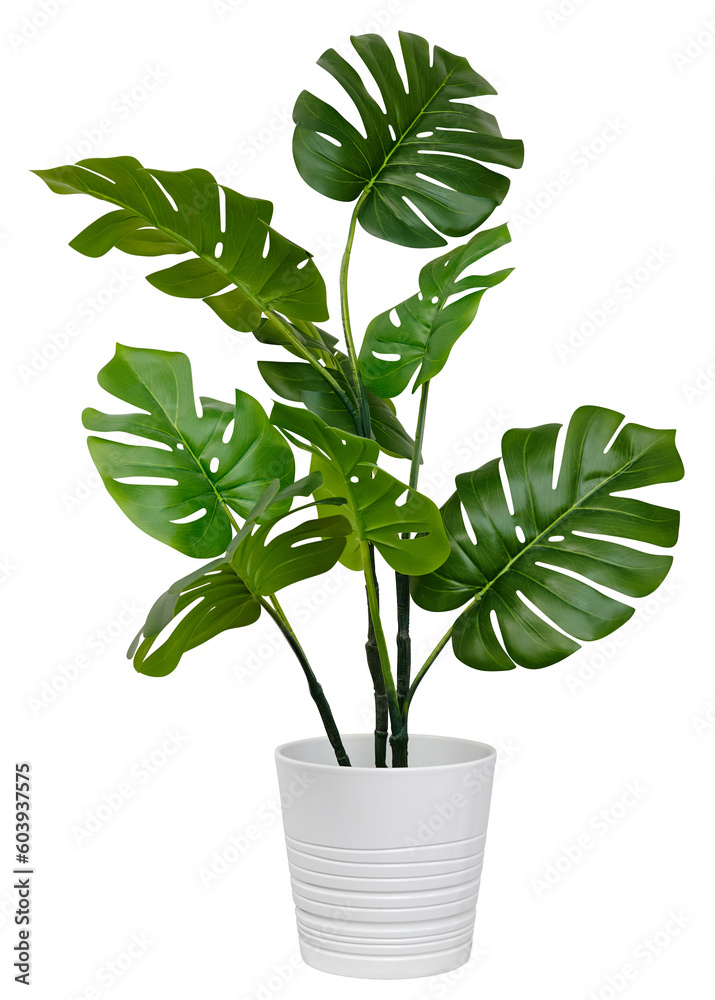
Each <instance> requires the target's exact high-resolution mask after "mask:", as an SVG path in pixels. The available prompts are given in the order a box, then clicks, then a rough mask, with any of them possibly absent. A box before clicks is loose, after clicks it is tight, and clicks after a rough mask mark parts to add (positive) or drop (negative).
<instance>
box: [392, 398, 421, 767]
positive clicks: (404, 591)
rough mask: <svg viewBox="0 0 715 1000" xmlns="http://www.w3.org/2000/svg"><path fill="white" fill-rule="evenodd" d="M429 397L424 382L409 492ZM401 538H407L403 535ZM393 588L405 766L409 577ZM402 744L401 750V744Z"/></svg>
mask: <svg viewBox="0 0 715 1000" xmlns="http://www.w3.org/2000/svg"><path fill="white" fill-rule="evenodd" d="M428 398H429V382H423V384H422V390H421V393H420V408H419V412H418V414H417V429H416V431H415V444H414V448H413V449H412V462H411V465H410V489H412V490H414V489H417V480H418V479H419V475H420V460H421V457H422V442H423V440H424V436H425V423H426V420H427V401H428ZM402 537H403V538H407V537H409V536H408V535H403V536H402ZM395 589H396V592H397V703H398V705H399V707H400V711H401V712H402V713H403V727H402V730H401V736H400V748H399V758H400V759H404V764H403V765H398V766H404V767H406V766H407V747H408V732H407V715H406V713H405V712H404V706H405V702H406V700H407V696H408V692H409V687H410V670H411V667H412V640H411V639H410V578H409V576H405V575H404V574H403V573H395ZM403 743H404V748H403V746H402V744H403Z"/></svg>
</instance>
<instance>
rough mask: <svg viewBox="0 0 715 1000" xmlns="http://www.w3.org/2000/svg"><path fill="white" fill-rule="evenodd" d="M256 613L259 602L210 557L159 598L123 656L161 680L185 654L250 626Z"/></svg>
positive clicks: (222, 563)
mask: <svg viewBox="0 0 715 1000" xmlns="http://www.w3.org/2000/svg"><path fill="white" fill-rule="evenodd" d="M191 605H193V607H191ZM189 607H190V608H191V610H190V611H189V612H188V613H187V614H186V615H185V616H184V617H183V618H182V620H181V621H180V622H179V624H178V625H177V626H176V628H175V629H174V630H173V631H172V632H171V634H170V635H169V636H168V637H167V638H166V639H165V641H164V642H163V643H162V644H161V645H160V646H159V647H158V648H157V649H155V650H154V651H153V652H152V649H153V647H154V645H155V643H156V640H157V639H158V637H159V635H160V633H161V632H162V631H163V630H164V629H165V628H166V626H167V625H168V624H169V623H170V622H171V621H173V619H174V618H176V617H178V616H179V615H180V614H182V613H183V612H184V611H186V609H187V608H189ZM260 614H261V605H260V603H259V601H258V600H257V599H256V598H255V597H254V596H253V594H252V593H251V592H250V590H249V589H248V587H247V586H246V584H245V583H244V582H243V580H242V579H241V578H240V577H239V576H238V575H237V573H236V572H235V571H234V570H233V569H232V567H231V566H230V565H229V564H228V563H227V562H226V561H225V560H224V559H215V560H214V561H213V562H210V563H209V564H208V565H206V566H202V567H201V568H200V569H198V570H196V571H195V572H194V573H191V574H189V576H185V577H184V578H183V579H182V580H178V581H177V582H176V583H175V584H173V586H171V587H170V588H169V589H168V590H167V591H166V593H164V594H162V595H161V597H160V598H159V599H158V600H157V601H156V602H155V604H154V605H153V606H152V608H151V610H150V612H149V615H148V617H147V620H146V622H145V623H144V625H143V626H142V628H141V630H140V631H139V634H138V635H137V636H136V638H135V640H134V642H133V643H132V645H131V646H130V648H129V652H128V654H127V655H128V656H129V657H130V658H131V657H134V667H135V668H136V670H138V671H139V673H142V674H148V675H149V676H150V677H165V676H166V675H167V674H170V673H171V671H172V670H174V669H175V668H176V666H177V665H178V663H179V661H180V660H181V657H182V656H183V654H184V653H186V652H187V651H188V650H190V649H194V648H195V647H196V646H200V645H201V644H202V643H204V642H208V640H209V639H212V638H213V637H214V636H215V635H219V634H220V633H221V632H225V631H226V630H227V629H231V628H243V627H244V626H245V625H251V624H252V623H253V622H255V621H257V619H258V618H259V617H260Z"/></svg>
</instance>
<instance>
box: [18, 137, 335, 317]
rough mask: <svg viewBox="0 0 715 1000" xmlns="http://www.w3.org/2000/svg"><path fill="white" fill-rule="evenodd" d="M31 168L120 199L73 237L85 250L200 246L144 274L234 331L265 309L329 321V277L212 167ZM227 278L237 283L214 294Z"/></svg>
mask: <svg viewBox="0 0 715 1000" xmlns="http://www.w3.org/2000/svg"><path fill="white" fill-rule="evenodd" d="M34 173H36V174H37V176H38V177H41V178H42V180H43V181H45V183H46V184H47V185H48V187H50V188H51V190H53V191H55V192H56V193H57V194H78V193H83V194H90V195H92V196H93V197H95V198H99V199H100V200H102V201H107V202H111V203H112V204H114V205H119V206H120V209H119V211H112V212H109V213H108V214H107V215H104V216H102V218H100V219H98V220H97V221H96V222H93V223H92V224H91V225H90V226H88V227H87V228H86V229H85V230H83V231H82V232H81V233H80V234H79V235H78V236H76V237H75V239H74V240H72V242H71V243H70V246H72V247H74V249H75V250H78V251H79V252H80V253H83V254H86V255H87V256H88V257H100V256H102V255H103V254H105V253H107V251H108V250H110V249H111V248H112V247H117V248H118V249H119V250H123V251H124V252H125V253H130V254H140V255H147V256H153V255H156V254H167V253H172V254H184V253H187V252H189V251H191V252H192V253H194V254H195V255H196V257H195V258H193V259H191V260H187V261H183V262H181V263H180V264H176V265H174V266H173V267H170V268H167V269H165V270H163V271H156V272H155V273H154V274H150V275H148V279H147V280H148V281H150V282H151V284H152V285H154V286H155V287H156V288H158V289H160V290H161V291H163V292H166V293H167V294H169V295H178V296H181V297H185V298H201V299H203V300H204V301H205V302H207V303H208V305H210V306H211V308H212V309H213V310H214V312H216V313H217V315H219V316H220V317H221V319H222V320H223V321H224V322H225V323H227V324H228V325H229V326H230V327H231V328H232V329H234V330H241V331H254V330H256V328H257V327H258V325H259V323H260V321H261V314H262V312H264V311H265V310H266V309H278V310H280V311H281V312H283V313H285V315H286V316H288V317H289V318H290V319H293V320H323V319H327V316H328V311H327V306H326V299H325V284H324V282H323V279H322V277H321V276H320V274H319V272H318V269H317V268H316V266H315V264H314V262H313V260H312V258H311V255H310V254H309V253H308V252H307V250H303V249H301V247H299V246H296V244H295V243H291V242H290V240H287V239H285V237H283V236H281V235H280V234H279V233H277V232H276V231H275V229H273V228H272V227H271V226H270V221H271V216H272V215H273V205H272V203H271V202H270V201H264V200H262V199H259V198H247V197H245V196H244V195H242V194H238V192H236V191H233V190H231V188H227V187H223V185H219V184H217V182H216V180H215V179H214V177H213V176H212V175H211V174H210V173H209V172H208V171H206V170H177V171H166V170H150V169H148V168H146V167H143V166H142V165H141V163H139V161H138V160H135V159H134V157H132V156H114V157H108V158H96V159H88V160H80V161H79V163H77V164H76V165H75V166H69V165H68V166H64V167H56V168H54V169H53V170H35V171H34ZM221 192H223V201H224V206H223V211H222V195H221ZM222 214H223V216H224V219H225V221H224V222H223V224H222ZM264 251H265V255H264ZM229 285H233V286H235V287H234V288H232V289H230V290H229V291H227V292H225V293H224V294H221V295H219V294H217V293H219V292H221V291H222V290H223V289H225V288H227V287H228V286H229Z"/></svg>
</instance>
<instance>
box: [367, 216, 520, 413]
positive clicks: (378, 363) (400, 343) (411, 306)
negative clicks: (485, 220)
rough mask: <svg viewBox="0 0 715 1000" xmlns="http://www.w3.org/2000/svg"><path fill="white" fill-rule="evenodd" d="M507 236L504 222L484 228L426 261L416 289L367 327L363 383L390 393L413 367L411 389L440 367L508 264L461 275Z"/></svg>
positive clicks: (403, 385)
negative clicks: (451, 248)
mask: <svg viewBox="0 0 715 1000" xmlns="http://www.w3.org/2000/svg"><path fill="white" fill-rule="evenodd" d="M509 240H510V236H509V230H508V229H507V227H506V226H499V227H497V228H496V229H488V230H484V231H483V232H480V233H477V234H476V236H473V237H472V238H471V240H469V242H468V243H464V244H463V245H462V246H460V247H455V248H454V250H450V252H449V253H447V254H444V255H443V256H442V257H437V259H436V260H432V261H430V262H429V264H425V266H424V267H423V268H422V270H421V271H420V278H419V283H420V290H419V292H417V293H416V294H415V295H412V296H411V297H410V298H409V299H406V300H405V301H404V302H401V303H400V304H399V305H397V306H395V308H394V310H393V309H388V310H387V311H386V312H383V313H381V314H380V315H379V316H376V317H375V319H373V320H372V321H371V323H370V325H369V326H368V328H367V331H366V333H365V338H364V340H363V343H362V347H361V349H360V371H361V373H362V377H363V380H364V382H365V385H366V386H368V387H369V388H370V389H372V390H373V392H376V393H378V394H379V395H380V396H383V397H387V398H390V397H392V396H398V395H399V394H400V393H401V392H403V391H404V390H405V389H406V388H407V386H408V385H409V382H410V379H411V378H412V376H413V375H414V373H415V372H417V378H416V379H415V381H414V384H413V392H414V390H415V389H418V388H419V386H421V385H422V384H423V382H428V381H429V380H430V379H431V378H434V376H435V375H438V374H439V372H441V371H442V369H443V368H444V366H445V365H446V363H447V359H448V358H449V354H450V351H451V350H452V348H453V347H454V345H455V343H456V342H457V340H458V339H459V337H461V335H462V334H463V333H464V331H465V330H466V329H467V328H468V327H469V326H470V324H471V323H472V322H473V320H474V317H475V316H476V314H477V309H478V308H479V303H480V302H481V300H482V296H483V295H484V293H485V291H486V290H487V289H488V288H493V287H494V285H498V284H499V283H500V282H502V281H504V279H505V278H506V277H508V276H509V275H510V274H511V271H512V268H507V269H506V270H502V271H495V272H494V273H493V274H487V275H479V274H470V275H467V276H466V277H460V275H462V273H463V271H464V270H465V269H466V268H467V267H469V265H470V264H473V263H474V262H475V261H477V260H479V259H480V258H481V257H484V256H485V254H488V253H491V251H492V250H496V249H497V248H498V247H502V246H504V244H505V243H508V242H509ZM465 292H466V293H467V294H463V293H465ZM454 296H459V298H456V299H455V298H454ZM393 312H394V313H395V314H396V319H393Z"/></svg>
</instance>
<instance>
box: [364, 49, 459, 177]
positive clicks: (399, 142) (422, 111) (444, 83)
mask: <svg viewBox="0 0 715 1000" xmlns="http://www.w3.org/2000/svg"><path fill="white" fill-rule="evenodd" d="M466 61H467V60H466V59H461V60H460V61H459V62H458V63H456V64H455V65H454V66H453V67H452V69H451V70H450V71H449V73H448V74H447V76H446V77H445V78H444V80H443V81H442V83H440V85H439V87H437V89H436V90H435V91H434V93H433V94H432V96H431V97H430V99H429V100H428V101H427V103H426V104H424V105H423V106H422V107H421V108H420V110H419V111H418V113H417V114H416V115H415V117H414V118H413V119H412V121H411V122H410V124H409V126H408V127H407V128H406V129H405V130H404V132H401V133H400V138H399V139H396V140H395V143H394V145H393V147H392V149H391V150H390V152H389V153H388V154H387V156H386V157H385V158H384V160H383V162H382V165H381V166H380V167H379V169H378V170H377V172H376V173H374V174H373V176H372V177H371V178H370V180H369V182H368V183H367V184H366V186H365V189H364V190H365V191H366V192H367V191H369V190H370V188H372V186H373V185H374V184H375V183H377V180H378V178H379V176H380V174H381V173H382V171H383V170H384V169H385V167H386V166H387V164H388V162H389V160H390V157H391V156H393V154H394V153H396V152H397V150H398V149H400V148H401V146H402V143H403V142H404V140H405V137H406V136H407V135H409V133H410V132H411V131H412V129H413V128H414V127H415V125H416V123H417V122H418V121H419V119H420V118H421V117H422V115H424V114H425V113H426V112H427V108H428V107H429V106H430V104H431V103H432V102H433V101H434V100H435V98H436V97H437V95H438V94H439V93H440V91H442V90H443V89H444V88H445V87H446V86H447V83H448V81H449V79H450V78H451V76H452V74H453V73H454V72H455V71H456V70H457V69H458V68H459V67H460V66H461V65H462V64H463V63H466ZM371 75H372V74H371ZM405 94H407V91H405ZM380 113H381V114H382V112H380ZM384 117H385V118H387V114H385V115H384ZM388 124H389V123H388Z"/></svg>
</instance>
